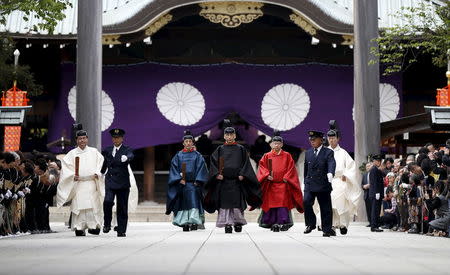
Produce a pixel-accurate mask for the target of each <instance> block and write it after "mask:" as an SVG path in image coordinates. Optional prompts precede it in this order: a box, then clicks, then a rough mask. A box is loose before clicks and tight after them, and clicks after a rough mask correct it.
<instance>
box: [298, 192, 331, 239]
mask: <svg viewBox="0 0 450 275" xmlns="http://www.w3.org/2000/svg"><path fill="white" fill-rule="evenodd" d="M330 194H331V192H309V191H305V197H304V198H303V205H304V207H305V223H306V226H312V227H314V226H316V222H317V220H316V214H314V210H313V205H314V201H315V200H316V198H317V200H318V201H319V207H320V218H321V220H322V230H323V232H330V231H331V226H332V224H333V212H332V211H333V210H332V208H331V195H330Z"/></svg>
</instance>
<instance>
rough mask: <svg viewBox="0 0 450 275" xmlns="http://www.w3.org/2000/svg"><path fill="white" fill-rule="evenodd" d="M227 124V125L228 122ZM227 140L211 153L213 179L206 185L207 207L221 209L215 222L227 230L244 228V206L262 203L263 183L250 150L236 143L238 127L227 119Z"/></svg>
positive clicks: (212, 209)
mask: <svg viewBox="0 0 450 275" xmlns="http://www.w3.org/2000/svg"><path fill="white" fill-rule="evenodd" d="M227 124H228V125H227ZM224 125H225V127H226V128H225V130H224V138H225V144H224V145H221V146H219V147H218V148H217V149H216V150H215V151H214V153H213V154H212V156H211V166H210V173H209V174H210V180H209V181H208V184H207V185H206V186H205V188H206V190H207V192H208V193H207V195H206V198H205V209H206V211H208V212H209V213H214V212H215V211H216V210H217V211H218V212H219V214H218V216H217V223H216V226H217V227H220V228H223V227H224V228H225V233H232V232H233V226H234V231H235V232H241V231H242V226H243V225H245V224H247V222H246V220H245V218H244V210H245V209H246V208H247V204H249V205H250V206H251V209H250V210H252V209H255V208H257V207H259V206H260V205H261V187H260V184H259V182H258V179H257V178H256V175H255V172H254V171H253V168H252V166H251V164H250V160H249V157H248V152H247V150H246V149H245V148H244V147H243V146H242V145H240V144H237V143H236V130H235V129H234V128H233V127H231V123H230V121H225V123H224Z"/></svg>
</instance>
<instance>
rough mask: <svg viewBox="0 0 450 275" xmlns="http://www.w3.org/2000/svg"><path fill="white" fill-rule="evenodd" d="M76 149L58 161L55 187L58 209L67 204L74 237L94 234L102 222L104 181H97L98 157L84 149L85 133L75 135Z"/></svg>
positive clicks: (98, 178)
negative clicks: (76, 171) (58, 172)
mask: <svg viewBox="0 0 450 275" xmlns="http://www.w3.org/2000/svg"><path fill="white" fill-rule="evenodd" d="M76 138H77V145H78V146H77V148H75V149H73V150H71V151H70V152H69V153H68V154H67V155H66V156H65V157H64V158H63V159H62V161H61V166H62V169H61V175H60V181H59V184H58V192H57V204H58V207H61V206H63V205H64V204H65V203H67V202H69V201H71V205H70V210H71V212H72V222H71V224H72V226H71V228H72V230H75V235H76V236H85V235H86V233H85V230H86V229H88V233H90V234H94V235H98V234H99V233H100V228H101V226H102V222H103V196H104V191H105V186H104V182H103V181H102V180H101V178H100V176H101V172H100V170H101V168H102V165H103V156H102V154H101V153H100V152H99V151H98V150H97V149H96V148H93V147H89V146H87V144H88V136H87V133H86V131H84V130H80V131H78V132H77V134H76ZM76 157H79V173H78V175H75V166H76V165H75V159H76Z"/></svg>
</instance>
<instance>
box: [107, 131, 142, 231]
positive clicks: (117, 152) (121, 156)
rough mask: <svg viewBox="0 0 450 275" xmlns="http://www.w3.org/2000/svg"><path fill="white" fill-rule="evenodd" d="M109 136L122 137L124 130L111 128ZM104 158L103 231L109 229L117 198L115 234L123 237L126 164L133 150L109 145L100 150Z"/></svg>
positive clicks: (126, 217) (124, 228) (127, 176)
mask: <svg viewBox="0 0 450 275" xmlns="http://www.w3.org/2000/svg"><path fill="white" fill-rule="evenodd" d="M109 133H110V134H111V137H123V136H124V135H125V131H124V130H122V129H112V130H110V131H109ZM102 154H103V156H104V158H105V160H104V162H103V167H102V173H105V171H106V176H105V200H104V202H103V212H104V227H103V232H104V233H108V232H109V231H110V230H111V220H112V208H113V206H114V198H116V199H117V206H116V209H117V236H118V237H125V236H126V235H125V232H126V230H127V223H128V197H129V194H130V174H129V172H128V164H129V163H130V162H131V161H132V160H133V158H134V154H133V150H132V149H131V148H130V147H128V146H125V145H123V144H120V145H119V146H118V147H116V146H114V145H113V146H109V147H107V148H105V150H104V151H103V152H102Z"/></svg>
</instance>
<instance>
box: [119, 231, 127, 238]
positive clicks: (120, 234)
mask: <svg viewBox="0 0 450 275" xmlns="http://www.w3.org/2000/svg"><path fill="white" fill-rule="evenodd" d="M126 236H127V234H125V233H119V232H117V237H126Z"/></svg>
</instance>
